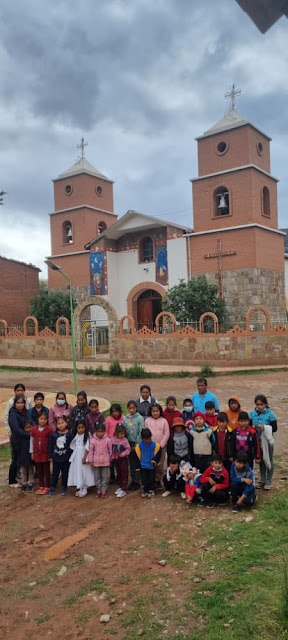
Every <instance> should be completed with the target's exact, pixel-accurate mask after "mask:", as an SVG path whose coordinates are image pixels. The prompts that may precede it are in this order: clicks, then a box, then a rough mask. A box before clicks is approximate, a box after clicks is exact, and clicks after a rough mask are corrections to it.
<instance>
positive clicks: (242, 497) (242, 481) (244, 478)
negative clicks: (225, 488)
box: [230, 451, 256, 513]
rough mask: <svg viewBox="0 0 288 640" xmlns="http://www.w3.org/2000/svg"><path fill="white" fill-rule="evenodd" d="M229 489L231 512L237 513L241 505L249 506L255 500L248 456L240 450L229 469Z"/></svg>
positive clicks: (252, 475) (252, 476)
mask: <svg viewBox="0 0 288 640" xmlns="http://www.w3.org/2000/svg"><path fill="white" fill-rule="evenodd" d="M230 491H231V498H232V504H233V509H232V511H233V513H239V511H240V510H241V508H242V507H243V506H247V507H251V506H252V505H253V504H254V503H255V500H256V496H255V483H254V473H253V471H252V469H251V467H249V464H248V456H247V454H246V453H245V452H244V451H240V452H239V453H238V454H237V456H236V460H235V462H232V465H231V470H230Z"/></svg>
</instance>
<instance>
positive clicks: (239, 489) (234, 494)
mask: <svg viewBox="0 0 288 640" xmlns="http://www.w3.org/2000/svg"><path fill="white" fill-rule="evenodd" d="M230 491H231V498H232V504H236V502H237V500H238V498H240V497H241V496H242V495H243V493H244V491H245V500H244V504H245V505H246V506H247V507H250V506H252V505H253V504H254V502H255V500H256V497H255V490H254V487H253V485H247V484H246V483H244V482H232V484H231V485H230Z"/></svg>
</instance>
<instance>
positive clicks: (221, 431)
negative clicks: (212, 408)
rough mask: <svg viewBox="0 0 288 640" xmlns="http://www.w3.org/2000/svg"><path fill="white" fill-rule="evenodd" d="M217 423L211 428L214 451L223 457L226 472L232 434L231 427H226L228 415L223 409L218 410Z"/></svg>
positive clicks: (229, 464) (228, 465)
mask: <svg viewBox="0 0 288 640" xmlns="http://www.w3.org/2000/svg"><path fill="white" fill-rule="evenodd" d="M217 418H218V423H217V427H215V428H214V429H213V433H214V437H215V444H214V450H215V453H219V455H220V456H222V458H223V464H224V467H225V469H227V471H228V473H229V472H230V467H231V462H230V459H229V458H230V438H231V434H232V429H231V428H230V427H228V416H227V414H226V413H225V412H224V411H220V412H219V413H218V416H217Z"/></svg>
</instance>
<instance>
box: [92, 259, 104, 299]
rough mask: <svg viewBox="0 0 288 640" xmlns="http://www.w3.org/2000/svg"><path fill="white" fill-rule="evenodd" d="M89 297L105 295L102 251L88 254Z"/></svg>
mask: <svg viewBox="0 0 288 640" xmlns="http://www.w3.org/2000/svg"><path fill="white" fill-rule="evenodd" d="M90 295H91V296H104V295H105V270H104V251H97V252H95V253H90Z"/></svg>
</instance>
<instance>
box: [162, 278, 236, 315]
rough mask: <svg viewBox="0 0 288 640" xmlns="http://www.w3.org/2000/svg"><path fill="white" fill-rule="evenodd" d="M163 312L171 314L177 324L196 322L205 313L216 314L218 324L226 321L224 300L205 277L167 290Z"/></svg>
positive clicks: (181, 281) (215, 287)
mask: <svg viewBox="0 0 288 640" xmlns="http://www.w3.org/2000/svg"><path fill="white" fill-rule="evenodd" d="M162 306H163V310H164V311H170V313H173V314H174V316H175V318H176V320H178V321H179V322H186V321H188V322H197V321H198V320H199V318H200V316H201V315H202V313H205V312H206V311H212V312H213V313H216V316H217V317H218V320H219V324H223V322H225V320H226V319H227V315H228V314H227V308H226V304H225V302H224V300H222V299H221V298H219V297H218V287H217V286H216V285H214V284H209V283H208V282H207V280H206V277H205V276H198V278H193V279H192V280H189V282H187V283H186V282H185V280H180V283H179V284H178V285H176V286H175V287H172V289H169V291H168V292H167V294H166V296H165V298H164V300H163V305H162Z"/></svg>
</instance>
